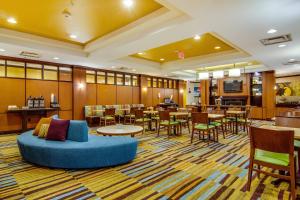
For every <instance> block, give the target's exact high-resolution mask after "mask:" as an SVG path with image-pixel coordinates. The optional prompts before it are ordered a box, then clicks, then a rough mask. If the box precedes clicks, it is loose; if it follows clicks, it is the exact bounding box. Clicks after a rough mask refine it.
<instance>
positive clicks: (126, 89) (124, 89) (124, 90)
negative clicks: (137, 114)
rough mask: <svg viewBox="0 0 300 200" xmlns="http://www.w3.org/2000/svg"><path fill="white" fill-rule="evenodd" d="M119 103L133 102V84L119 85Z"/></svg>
mask: <svg viewBox="0 0 300 200" xmlns="http://www.w3.org/2000/svg"><path fill="white" fill-rule="evenodd" d="M117 104H132V87H131V86H117Z"/></svg>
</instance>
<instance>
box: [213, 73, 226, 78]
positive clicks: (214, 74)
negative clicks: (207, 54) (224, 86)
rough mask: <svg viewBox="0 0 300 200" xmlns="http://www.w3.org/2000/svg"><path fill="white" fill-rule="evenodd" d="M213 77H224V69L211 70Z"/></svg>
mask: <svg viewBox="0 0 300 200" xmlns="http://www.w3.org/2000/svg"><path fill="white" fill-rule="evenodd" d="M213 78H224V71H215V72H213Z"/></svg>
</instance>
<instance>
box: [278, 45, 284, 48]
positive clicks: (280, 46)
mask: <svg viewBox="0 0 300 200" xmlns="http://www.w3.org/2000/svg"><path fill="white" fill-rule="evenodd" d="M278 47H279V48H282V47H286V44H280V45H278Z"/></svg>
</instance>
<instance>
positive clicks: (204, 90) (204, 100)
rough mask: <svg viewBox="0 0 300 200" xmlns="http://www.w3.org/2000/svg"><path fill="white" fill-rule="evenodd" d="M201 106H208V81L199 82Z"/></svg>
mask: <svg viewBox="0 0 300 200" xmlns="http://www.w3.org/2000/svg"><path fill="white" fill-rule="evenodd" d="M200 86H201V89H200V92H201V104H202V105H204V104H205V105H209V95H210V94H209V80H202V81H201V82H200Z"/></svg>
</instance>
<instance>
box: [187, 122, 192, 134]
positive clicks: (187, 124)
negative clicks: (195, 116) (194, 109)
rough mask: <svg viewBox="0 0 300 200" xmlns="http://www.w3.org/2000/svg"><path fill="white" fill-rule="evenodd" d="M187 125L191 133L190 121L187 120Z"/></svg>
mask: <svg viewBox="0 0 300 200" xmlns="http://www.w3.org/2000/svg"><path fill="white" fill-rule="evenodd" d="M186 125H187V127H188V130H189V133H191V130H190V125H189V121H187V124H186Z"/></svg>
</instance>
